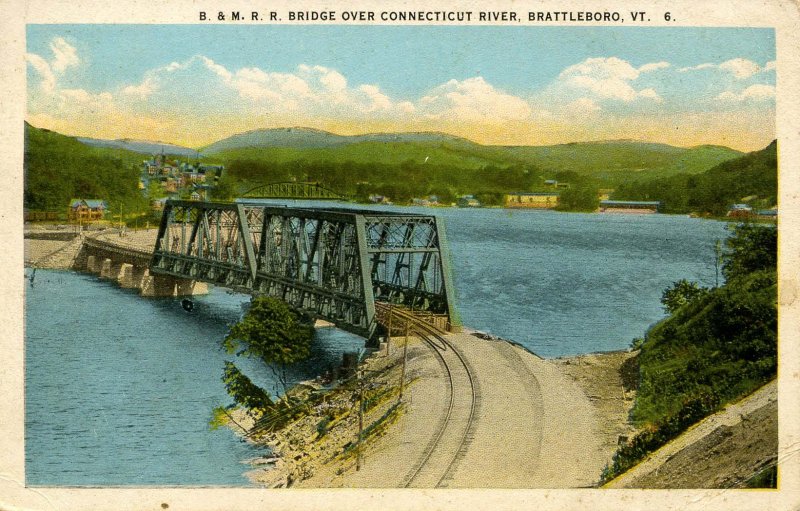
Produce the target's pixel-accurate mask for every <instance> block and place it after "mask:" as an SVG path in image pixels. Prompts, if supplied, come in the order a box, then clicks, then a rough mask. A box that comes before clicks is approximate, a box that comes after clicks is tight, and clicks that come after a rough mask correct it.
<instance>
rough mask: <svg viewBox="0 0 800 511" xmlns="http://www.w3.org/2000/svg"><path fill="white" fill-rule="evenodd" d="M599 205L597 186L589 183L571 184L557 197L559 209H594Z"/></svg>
mask: <svg viewBox="0 0 800 511" xmlns="http://www.w3.org/2000/svg"><path fill="white" fill-rule="evenodd" d="M599 206H600V198H599V196H598V194H597V187H596V186H591V185H586V184H584V185H579V186H572V187H570V188H567V189H566V190H564V191H563V192H561V196H560V197H559V199H558V207H557V208H556V209H558V210H560V211H594V210H596V209H597V208H598V207H599Z"/></svg>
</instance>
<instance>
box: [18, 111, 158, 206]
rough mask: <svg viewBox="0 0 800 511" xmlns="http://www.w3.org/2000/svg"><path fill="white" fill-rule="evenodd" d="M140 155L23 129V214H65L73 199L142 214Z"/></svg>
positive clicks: (43, 130)
mask: <svg viewBox="0 0 800 511" xmlns="http://www.w3.org/2000/svg"><path fill="white" fill-rule="evenodd" d="M137 162H141V155H139V154H136V153H132V152H129V151H125V150H123V149H107V148H94V147H89V146H86V145H84V144H82V143H81V142H79V141H78V140H77V139H75V138H72V137H67V136H64V135H60V134H58V133H55V132H52V131H49V130H45V129H38V128H35V127H33V126H31V125H30V124H28V123H25V159H24V169H25V199H24V201H25V208H26V209H30V210H42V211H44V210H48V211H64V212H66V209H67V206H68V205H69V201H70V200H71V199H74V198H84V199H103V200H105V201H106V202H107V203H108V204H109V205H110V206H111V207H112V208H114V209H117V208H119V207H122V208H124V209H125V210H126V211H134V210H135V211H140V210H143V209H144V208H146V200H145V199H144V198H143V197H142V194H141V193H140V192H139V188H138V182H139V179H138V178H139V168H138V167H137V166H136V163H137Z"/></svg>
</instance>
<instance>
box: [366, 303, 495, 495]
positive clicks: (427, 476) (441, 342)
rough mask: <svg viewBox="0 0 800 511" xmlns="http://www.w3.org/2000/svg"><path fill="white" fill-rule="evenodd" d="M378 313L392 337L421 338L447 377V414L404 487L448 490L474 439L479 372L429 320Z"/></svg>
mask: <svg viewBox="0 0 800 511" xmlns="http://www.w3.org/2000/svg"><path fill="white" fill-rule="evenodd" d="M375 310H376V318H377V319H378V321H379V322H381V323H382V324H384V325H385V326H387V329H389V330H390V333H391V330H394V329H395V328H400V329H402V330H406V329H407V331H408V332H409V333H414V334H416V335H419V336H420V338H422V339H423V340H424V341H425V342H426V343H427V344H428V346H430V348H431V349H432V350H433V352H434V354H435V356H436V357H437V359H438V361H439V365H440V366H441V367H442V368H443V370H444V373H445V375H446V376H447V384H448V388H449V393H448V404H447V410H446V412H445V414H444V415H443V416H442V418H441V419H440V421H439V423H438V424H437V428H436V432H435V433H434V435H433V436H432V437H431V440H430V442H429V443H428V445H427V446H426V448H425V451H424V452H423V455H422V456H421V458H420V459H419V461H418V462H417V463H416V464H415V466H414V467H413V468H412V469H411V470H410V471H409V473H408V474H407V475H406V476H405V478H404V480H403V483H402V486H403V487H406V488H409V487H421V488H430V487H434V488H439V487H446V486H447V484H448V482H449V481H450V480H452V477H453V474H454V472H455V470H456V468H457V466H458V462H459V461H460V460H461V459H462V458H463V457H464V454H465V452H466V449H467V447H468V446H469V443H470V441H471V440H472V438H473V436H474V430H475V425H476V417H477V416H478V410H479V406H480V392H479V384H478V380H477V378H475V371H474V370H473V368H472V366H471V365H470V363H469V362H468V361H467V360H466V358H464V356H463V355H462V354H461V353H460V352H459V351H458V349H457V348H456V347H455V345H453V343H451V342H450V341H448V340H447V338H446V335H447V331H446V327H445V328H442V327H440V326H438V325H437V324H436V323H434V322H430V318H429V317H425V316H423V317H422V318H420V317H419V316H417V315H416V314H415V313H414V311H411V310H407V309H404V308H398V307H396V306H392V305H391V304H388V303H383V302H376V303H375ZM465 389H468V392H469V396H468V398H467V399H468V402H467V403H466V404H467V406H464V404H463V397H461V398H460V397H459V394H458V392H459V391H460V392H463V391H464V390H465ZM461 396H463V394H461ZM459 401H461V403H459ZM459 404H461V410H460V411H462V412H466V413H461V415H460V416H458V411H459V406H458V405H459ZM465 408H466V409H465Z"/></svg>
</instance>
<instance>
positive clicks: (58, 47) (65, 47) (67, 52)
mask: <svg viewBox="0 0 800 511" xmlns="http://www.w3.org/2000/svg"><path fill="white" fill-rule="evenodd" d="M50 50H52V52H53V55H54V57H55V58H54V59H53V63H52V66H53V70H54V71H55V72H57V73H63V72H64V70H66V69H67V68H68V67H72V66H77V65H78V64H80V59H79V58H78V52H77V50H75V47H74V46H72V45H70V44H69V43H68V42H67V41H65V40H64V39H63V38H62V37H56V38H55V39H53V41H52V42H51V43H50Z"/></svg>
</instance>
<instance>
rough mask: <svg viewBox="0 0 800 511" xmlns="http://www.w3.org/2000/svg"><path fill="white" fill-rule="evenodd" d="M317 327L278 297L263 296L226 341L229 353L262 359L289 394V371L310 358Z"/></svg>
mask: <svg viewBox="0 0 800 511" xmlns="http://www.w3.org/2000/svg"><path fill="white" fill-rule="evenodd" d="M313 338H314V327H313V325H312V324H311V322H310V321H309V320H306V318H303V317H302V316H301V315H300V314H298V313H296V312H294V311H292V310H291V309H290V308H289V306H288V305H287V304H286V303H285V302H283V301H281V300H278V299H277V298H272V297H268V296H259V297H256V298H254V299H253V301H252V304H251V306H250V310H248V311H247V314H245V316H244V318H242V320H241V321H240V322H239V323H237V324H235V325H233V327H232V328H231V330H230V332H228V335H227V336H226V337H225V340H224V341H223V346H224V347H225V348H226V349H227V350H228V352H229V353H233V352H234V351H236V350H237V349H240V347H241V345H240V342H244V343H245V346H244V347H241V349H240V351H239V352H238V353H237V354H239V355H245V356H249V357H252V356H255V357H259V358H261V359H262V360H264V362H266V363H267V364H268V365H269V366H270V367H271V368H272V370H273V371H274V372H275V376H276V377H277V378H278V381H279V382H280V383H281V385H282V386H283V390H284V393H285V392H286V391H288V379H287V368H288V367H289V366H291V365H292V364H296V363H298V362H300V361H302V360H305V359H306V358H308V356H309V355H310V354H311V343H312V340H313Z"/></svg>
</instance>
